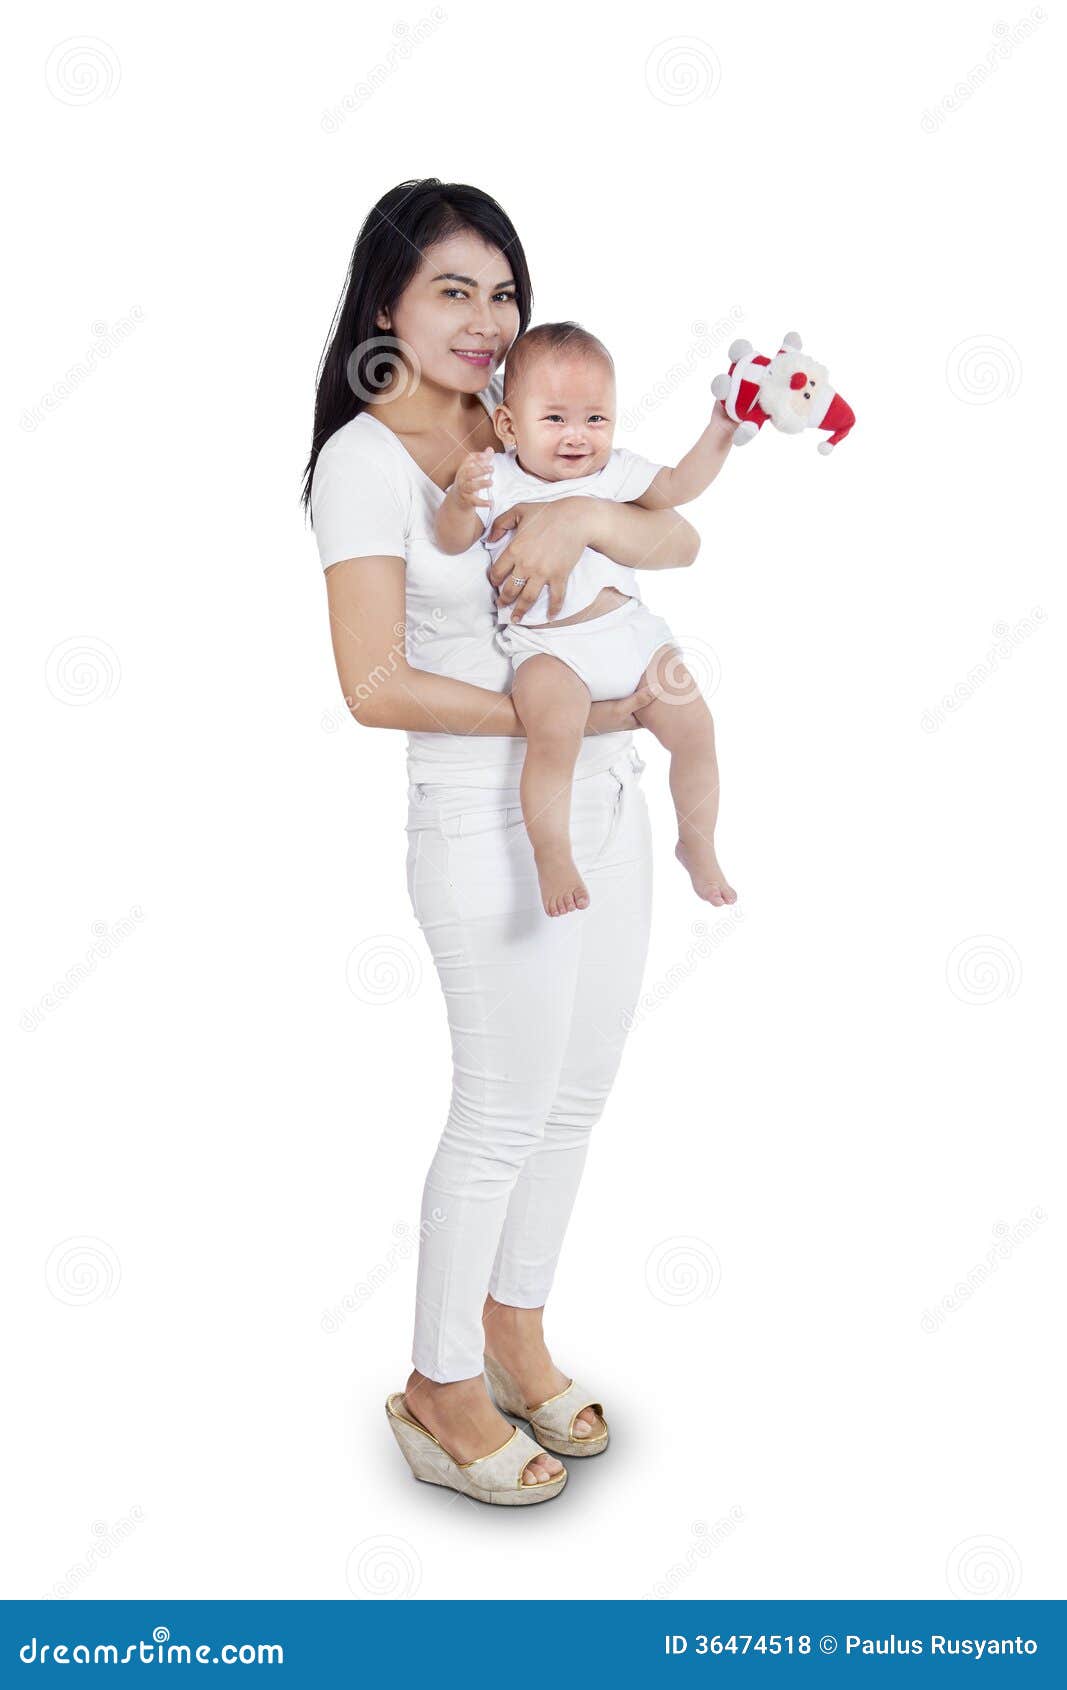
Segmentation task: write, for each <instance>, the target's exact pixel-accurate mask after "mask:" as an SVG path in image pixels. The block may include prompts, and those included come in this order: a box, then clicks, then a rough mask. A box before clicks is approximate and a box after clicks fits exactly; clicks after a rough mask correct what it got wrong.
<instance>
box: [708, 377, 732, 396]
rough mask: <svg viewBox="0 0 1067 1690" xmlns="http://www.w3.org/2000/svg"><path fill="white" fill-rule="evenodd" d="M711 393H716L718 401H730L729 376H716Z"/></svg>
mask: <svg viewBox="0 0 1067 1690" xmlns="http://www.w3.org/2000/svg"><path fill="white" fill-rule="evenodd" d="M711 391H712V393H714V395H715V397H716V399H729V397H730V378H729V376H716V377H715V380H714V381H713V382H712V384H711Z"/></svg>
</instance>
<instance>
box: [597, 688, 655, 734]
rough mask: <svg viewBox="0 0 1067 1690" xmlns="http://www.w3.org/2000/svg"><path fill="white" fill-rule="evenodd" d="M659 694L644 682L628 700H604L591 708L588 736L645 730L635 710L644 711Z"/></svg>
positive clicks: (600, 700)
mask: <svg viewBox="0 0 1067 1690" xmlns="http://www.w3.org/2000/svg"><path fill="white" fill-rule="evenodd" d="M658 697H659V694H658V692H657V691H656V689H655V687H650V686H646V685H645V683H644V682H643V681H642V683H641V685H640V686H639V687H638V689H637V691H636V692H632V693H630V695H629V697H628V698H602V699H599V700H598V701H597V703H595V704H591V705H590V706H589V718H588V720H587V722H586V724H585V731H586V733H587V734H617V733H625V732H626V731H627V729H628V728H643V727H644V725H645V724H644V723H643V722H641V721H639V720H638V718H637V717H636V716H635V715H634V711H635V710H643V709H644V708H645V705H646V704H651V703H652V700H653V699H654V698H658Z"/></svg>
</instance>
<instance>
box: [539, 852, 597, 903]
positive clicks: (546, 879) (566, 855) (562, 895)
mask: <svg viewBox="0 0 1067 1690" xmlns="http://www.w3.org/2000/svg"><path fill="white" fill-rule="evenodd" d="M534 862H535V863H536V865H537V878H538V880H539V881H540V883H541V902H542V903H543V904H544V907H545V914H546V915H570V913H571V912H572V911H573V910H584V909H587V908H588V906H589V893H588V891H587V889H586V886H585V882H584V881H583V879H582V877H581V875H580V874H579V873H578V870H577V869H576V868H575V866H574V858H573V857H572V856H571V854H570V851H569V850H568V849H567V847H566V846H565V845H560V846H545V847H544V848H543V849H541V850H540V851H538V850H535V851H534Z"/></svg>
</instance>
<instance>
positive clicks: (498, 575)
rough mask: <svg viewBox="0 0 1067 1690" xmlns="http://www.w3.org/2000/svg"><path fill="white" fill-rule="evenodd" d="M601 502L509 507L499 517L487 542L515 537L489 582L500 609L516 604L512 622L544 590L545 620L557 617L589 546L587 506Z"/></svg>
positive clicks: (573, 500)
mask: <svg viewBox="0 0 1067 1690" xmlns="http://www.w3.org/2000/svg"><path fill="white" fill-rule="evenodd" d="M599 502H600V501H599V500H596V499H586V498H583V497H582V496H581V494H572V495H571V497H570V498H568V499H556V500H554V501H553V502H552V503H551V504H545V505H543V504H526V505H513V506H512V507H511V509H510V510H509V511H504V512H503V513H502V514H501V515H500V516H498V517H497V519H496V521H495V522H494V523H493V526H492V528H491V529H490V530H489V533H488V535H487V536H486V538H487V539H488V540H490V541H492V540H499V539H502V538H503V536H504V535H505V534H506V533H507V532H508V530H509V529H510V530H511V531H512V533H513V535H514V538H513V539H512V540H511V541H510V542H509V544H508V545H507V546H506V548H505V549H504V551H503V552H502V553H501V555H500V556H499V557H498V558H497V560H496V562H495V563H494V564H493V566H492V568H491V569H490V571H489V579H490V581H492V583H493V586H494V587H496V588H497V590H498V592H499V594H500V597H501V599H502V601H503V602H504V604H510V605H514V607H515V608H514V609H513V611H512V613H511V620H512V621H513V622H518V621H520V620H521V618H522V617H523V616H524V615H525V613H526V612H527V611H528V610H529V608H530V606H531V605H532V604H533V603H534V601H535V600H536V598H537V596H538V594H539V593H540V591H541V589H542V587H547V588H548V619H549V620H551V618H552V617H554V616H558V615H559V614H560V612H561V611H562V609H563V595H564V593H565V592H566V590H567V581H568V578H569V576H570V573H571V570H572V569H573V568H574V566H575V564H576V563H577V562H578V559H579V558H580V557H581V555H582V553H583V552H584V550H585V548H586V546H587V545H588V544H589V540H590V537H591V533H592V530H593V511H592V508H591V507H592V506H593V505H595V504H599ZM520 581H521V582H522V586H521V587H520V586H519V582H520Z"/></svg>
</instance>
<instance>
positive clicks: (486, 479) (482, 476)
mask: <svg viewBox="0 0 1067 1690" xmlns="http://www.w3.org/2000/svg"><path fill="white" fill-rule="evenodd" d="M493 457H494V452H493V448H492V447H491V446H487V447H486V448H485V450H484V451H483V452H469V453H468V454H467V456H466V457H465V458H464V460H463V462H462V463H461V464H460V466H459V473H458V475H457V476H456V479H455V482H454V483H453V487H452V493H453V496H454V498H456V499H457V500H458V501H459V503H460V505H462V507H463V509H464V510H469V511H473V510H478V509H479V508H483V509H488V507H489V506H490V505H491V504H492V502H493V501H492V500H491V499H483V498H481V497H479V495H480V494H481V492H482V490H483V489H484V488H486V487H488V486H489V484H490V482H491V481H492V479H493V473H492V472H493Z"/></svg>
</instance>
